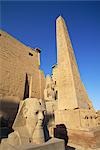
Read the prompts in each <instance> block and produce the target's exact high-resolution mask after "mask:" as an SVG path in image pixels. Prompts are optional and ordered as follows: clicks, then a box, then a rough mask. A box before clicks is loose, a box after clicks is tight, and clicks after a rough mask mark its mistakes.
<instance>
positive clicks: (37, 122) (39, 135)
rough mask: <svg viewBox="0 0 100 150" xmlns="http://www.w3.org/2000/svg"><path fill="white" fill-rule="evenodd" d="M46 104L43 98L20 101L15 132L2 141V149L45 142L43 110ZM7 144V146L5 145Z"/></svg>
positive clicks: (14, 125) (14, 127) (9, 149)
mask: <svg viewBox="0 0 100 150" xmlns="http://www.w3.org/2000/svg"><path fill="white" fill-rule="evenodd" d="M44 111H45V105H44V104H43V101H42V100H41V99H36V98H27V99H25V100H23V101H21V102H20V105H19V110H18V113H17V116H16V119H15V121H14V124H13V127H12V128H13V130H14V132H12V133H10V134H9V135H8V138H7V139H3V140H2V141H1V149H2V150H4V149H7V150H11V147H13V148H14V147H16V146H17V145H22V144H26V143H27V144H28V143H33V144H41V143H43V142H44V132H43V127H42V123H43V118H44V116H43V112H44ZM5 146H6V147H5Z"/></svg>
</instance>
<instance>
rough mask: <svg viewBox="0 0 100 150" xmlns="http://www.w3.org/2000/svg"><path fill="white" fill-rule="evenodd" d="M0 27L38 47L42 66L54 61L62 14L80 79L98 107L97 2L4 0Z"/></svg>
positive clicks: (99, 10) (99, 14) (48, 68)
mask: <svg viewBox="0 0 100 150" xmlns="http://www.w3.org/2000/svg"><path fill="white" fill-rule="evenodd" d="M1 4H2V6H1V24H0V26H1V28H2V29H3V30H5V31H7V32H8V33H10V34H11V35H12V36H14V37H15V38H17V39H18V40H20V41H21V42H23V43H24V44H25V45H28V46H30V47H33V48H34V47H39V48H40V49H41V69H43V70H44V73H45V74H50V73H51V67H52V65H53V64H55V63H56V53H57V52H56V37H55V20H56V18H57V17H58V16H59V15H62V16H63V17H64V19H65V21H66V24H67V26H68V31H69V35H70V38H71V41H72V45H73V48H74V52H75V56H76V59H77V63H78V67H79V71H80V74H81V79H82V81H83V83H84V85H85V87H86V90H87V92H88V95H89V97H90V99H91V101H92V102H93V105H94V107H95V109H100V2H99V1H98V2H95V1H94V2H93V1H91V2H90V1H88V2H86V1H83V2H80V1H77V2H75V1H74V2H72V1H71V2H68V1H62V2H61V1H55V2H54V1H52V2H49V1H48V2H46V1H45V2H43V1H42V2H39V1H38V2H35V1H25V2H23V1H22V2H20V1H14V2H13V1H8V2H7V1H5V2H2V3H1Z"/></svg>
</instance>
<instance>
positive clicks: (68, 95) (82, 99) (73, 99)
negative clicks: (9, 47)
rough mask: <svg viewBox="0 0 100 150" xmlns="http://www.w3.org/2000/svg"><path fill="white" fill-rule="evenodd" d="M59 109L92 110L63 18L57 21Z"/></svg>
mask: <svg viewBox="0 0 100 150" xmlns="http://www.w3.org/2000/svg"><path fill="white" fill-rule="evenodd" d="M56 38H57V53H58V55H57V56H58V57H57V69H58V78H57V80H58V109H60V110H64V109H75V108H85V109H89V108H92V103H91V102H90V100H89V98H88V95H87V93H86V91H85V88H84V85H83V83H82V81H81V79H80V75H79V71H78V67H77V63H76V59H75V56H74V51H73V48H72V45H71V42H70V38H69V35H68V31H67V28H66V25H65V22H64V20H63V18H62V17H61V16H60V17H58V18H57V20H56Z"/></svg>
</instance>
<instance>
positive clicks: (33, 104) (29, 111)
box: [14, 98, 43, 135]
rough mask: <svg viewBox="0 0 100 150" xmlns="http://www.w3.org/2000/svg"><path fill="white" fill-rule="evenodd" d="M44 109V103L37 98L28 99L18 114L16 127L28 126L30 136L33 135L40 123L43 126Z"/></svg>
mask: <svg viewBox="0 0 100 150" xmlns="http://www.w3.org/2000/svg"><path fill="white" fill-rule="evenodd" d="M42 112H43V108H42V103H41V102H39V99H36V98H27V99H25V100H24V101H23V104H22V106H21V108H20V110H19V112H18V114H17V117H16V120H15V123H14V127H19V128H20V127H22V126H24V127H25V126H26V128H27V130H28V132H29V134H30V135H31V134H33V132H34V129H35V127H36V125H37V123H38V122H39V124H40V125H42V122H43V113H42Z"/></svg>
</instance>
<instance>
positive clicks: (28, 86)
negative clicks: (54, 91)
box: [0, 30, 45, 123]
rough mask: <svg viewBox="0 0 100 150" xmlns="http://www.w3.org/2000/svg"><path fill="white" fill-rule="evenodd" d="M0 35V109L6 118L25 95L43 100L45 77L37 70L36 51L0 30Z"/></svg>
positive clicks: (37, 54) (38, 58) (38, 61)
mask: <svg viewBox="0 0 100 150" xmlns="http://www.w3.org/2000/svg"><path fill="white" fill-rule="evenodd" d="M0 33H1V36H0V105H1V106H0V108H2V110H1V111H2V112H1V113H2V115H4V114H6V115H8V117H10V116H11V114H12V113H13V111H14V110H15V108H17V106H16V104H17V105H18V104H19V101H20V100H22V99H25V98H28V97H29V96H30V97H35V98H42V99H43V94H44V87H45V77H44V73H43V72H42V71H41V70H40V69H39V67H40V52H39V51H38V50H37V49H32V48H30V47H28V46H25V45H24V44H22V43H21V42H19V41H18V40H16V39H15V38H13V37H12V36H11V35H9V34H8V33H6V32H4V31H1V30H0ZM12 103H13V106H14V107H12V108H11V107H10V106H12V105H11V104H12ZM16 113H17V111H16V112H15V114H16ZM13 116H14V117H15V115H14V114H13ZM10 118H11V117H10ZM12 122H13V120H12V121H11V123H12Z"/></svg>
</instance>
